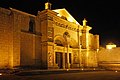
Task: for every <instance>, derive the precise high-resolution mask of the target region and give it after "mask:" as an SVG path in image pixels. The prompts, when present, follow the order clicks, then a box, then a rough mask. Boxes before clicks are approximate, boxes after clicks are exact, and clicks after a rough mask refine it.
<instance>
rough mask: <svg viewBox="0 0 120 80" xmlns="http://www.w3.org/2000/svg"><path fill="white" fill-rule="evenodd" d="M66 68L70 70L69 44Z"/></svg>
mask: <svg viewBox="0 0 120 80" xmlns="http://www.w3.org/2000/svg"><path fill="white" fill-rule="evenodd" d="M67 68H68V69H69V68H70V62H69V44H68V45H67Z"/></svg>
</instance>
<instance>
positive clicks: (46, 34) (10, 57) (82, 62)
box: [0, 3, 99, 69]
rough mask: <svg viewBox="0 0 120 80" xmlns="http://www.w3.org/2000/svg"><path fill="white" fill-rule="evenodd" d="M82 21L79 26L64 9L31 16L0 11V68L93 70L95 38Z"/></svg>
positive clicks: (96, 44) (95, 52)
mask: <svg viewBox="0 0 120 80" xmlns="http://www.w3.org/2000/svg"><path fill="white" fill-rule="evenodd" d="M91 29H92V27H90V26H88V25H87V20H86V19H84V20H83V24H82V25H80V24H79V23H78V22H77V21H76V20H75V19H74V18H73V17H72V16H71V15H70V13H69V12H68V11H67V10H66V9H64V8H63V9H56V10H51V4H50V3H45V10H43V11H38V14H37V15H36V16H35V15H32V14H28V13H25V12H22V11H19V10H16V9H13V8H10V9H4V8H0V68H13V67H19V66H21V67H22V66H33V67H39V68H41V69H42V68H45V69H51V68H52V69H68V68H80V67H97V65H98V64H97V56H96V54H97V52H98V50H99V35H93V34H92V33H90V32H89V31H90V30H91Z"/></svg>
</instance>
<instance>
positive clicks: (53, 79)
mask: <svg viewBox="0 0 120 80" xmlns="http://www.w3.org/2000/svg"><path fill="white" fill-rule="evenodd" d="M0 80H120V72H119V71H118V72H116V71H85V72H84V71H80V72H79V71H78V72H67V73H66V72H53V73H52V72H49V73H41V74H37V73H35V72H21V73H18V74H10V75H2V76H0Z"/></svg>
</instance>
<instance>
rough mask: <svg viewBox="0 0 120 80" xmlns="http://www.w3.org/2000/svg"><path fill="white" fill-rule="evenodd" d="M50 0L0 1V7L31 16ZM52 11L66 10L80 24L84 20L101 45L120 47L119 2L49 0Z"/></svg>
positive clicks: (114, 0) (110, 0)
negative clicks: (97, 35)
mask: <svg viewBox="0 0 120 80" xmlns="http://www.w3.org/2000/svg"><path fill="white" fill-rule="evenodd" d="M47 1H48V0H0V7H3V8H9V7H12V8H15V9H18V10H21V11H24V12H27V13H30V14H34V15H36V14H37V11H42V10H43V9H44V3H45V2H47ZM49 1H50V2H51V3H52V9H60V8H66V9H67V10H68V12H69V13H70V14H71V15H72V16H73V17H74V18H75V19H76V20H77V21H78V22H79V23H80V24H82V20H83V19H84V18H86V19H87V21H88V23H87V24H88V25H89V26H91V27H92V30H91V31H90V32H91V33H93V34H99V35H100V45H102V46H105V44H107V43H108V42H113V43H115V44H117V46H120V29H119V27H120V4H119V2H118V1H119V0H49Z"/></svg>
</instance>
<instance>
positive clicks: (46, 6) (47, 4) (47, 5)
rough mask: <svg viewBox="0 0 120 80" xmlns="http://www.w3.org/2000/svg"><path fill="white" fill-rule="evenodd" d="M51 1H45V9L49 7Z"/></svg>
mask: <svg viewBox="0 0 120 80" xmlns="http://www.w3.org/2000/svg"><path fill="white" fill-rule="evenodd" d="M51 5H52V4H51V3H50V2H49V1H48V2H47V3H45V9H51Z"/></svg>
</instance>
